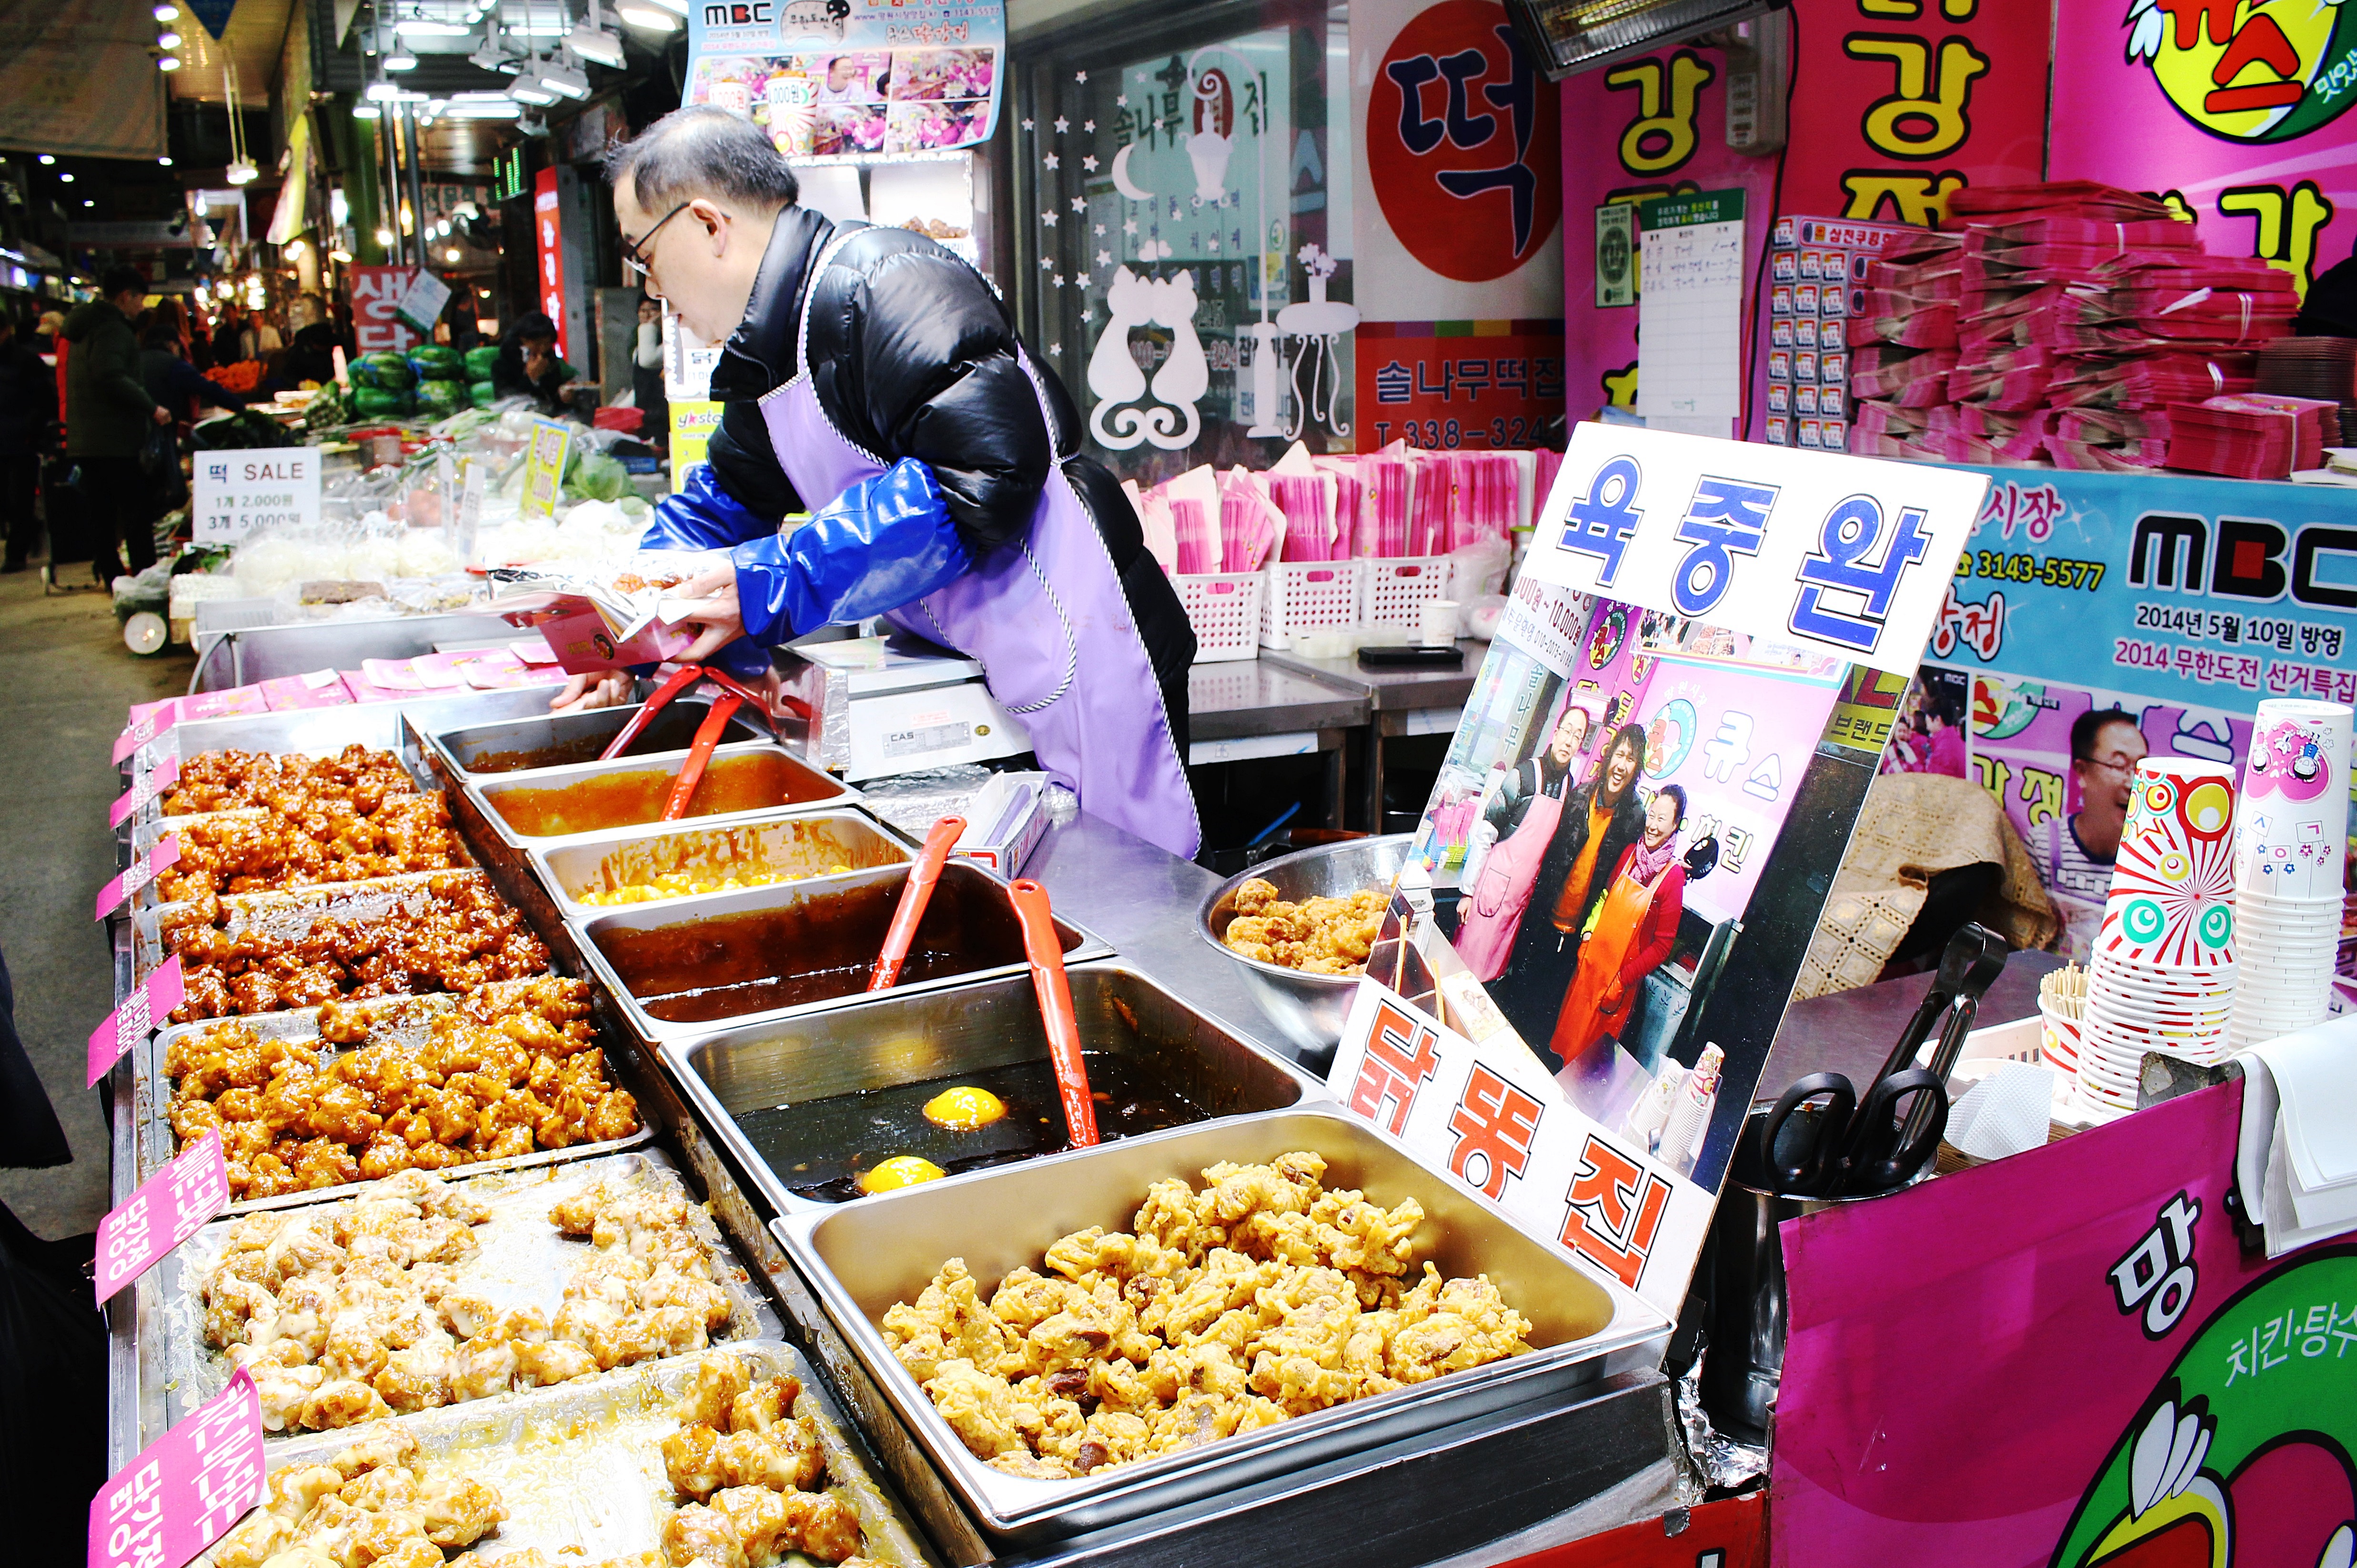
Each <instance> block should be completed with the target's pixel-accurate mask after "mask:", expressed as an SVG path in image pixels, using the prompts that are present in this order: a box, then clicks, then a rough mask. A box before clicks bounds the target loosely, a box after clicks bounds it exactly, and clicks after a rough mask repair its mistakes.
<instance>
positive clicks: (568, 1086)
mask: <svg viewBox="0 0 2357 1568" xmlns="http://www.w3.org/2000/svg"><path fill="white" fill-rule="evenodd" d="M588 1012H589V986H588V983H587V982H586V981H579V980H564V979H560V978H558V977H556V976H554V975H544V976H542V977H541V978H539V979H537V980H533V981H529V982H526V983H522V984H503V985H492V986H485V987H482V988H480V989H479V990H477V991H474V992H471V993H468V994H467V995H466V996H464V997H462V998H460V999H459V1002H458V1005H457V1007H456V1008H454V1009H452V1010H451V1011H449V1012H447V1013H444V1014H439V1015H436V1016H435V1017H434V1019H433V1021H432V1023H431V1026H430V1032H429V1034H428V1036H427V1037H426V1039H425V1042H424V1043H423V1044H421V1045H415V1046H413V1045H411V1044H408V1043H405V1042H404V1041H401V1040H397V1039H393V1038H390V1037H380V1036H375V1035H374V1034H373V1033H372V1032H371V1026H370V1023H369V1019H368V1017H367V1015H366V1014H365V1013H364V1012H363V1011H362V1010H361V1009H360V1008H358V1007H354V1006H350V1005H348V1004H334V1003H330V1004H328V1005H327V1006H325V1007H322V1008H321V1009H320V1010H319V1032H320V1036H321V1037H322V1039H323V1041H324V1042H325V1043H326V1044H328V1045H331V1046H333V1045H358V1046H359V1047H360V1048H359V1049H358V1050H350V1051H338V1052H335V1053H333V1055H332V1057H330V1058H328V1059H324V1060H323V1053H322V1051H321V1050H319V1049H318V1048H317V1047H313V1046H310V1045H307V1044H304V1043H302V1042H300V1041H294V1040H266V1039H264V1038H263V1037H262V1036H260V1035H258V1034H257V1033H255V1031H254V1029H253V1026H251V1025H247V1024H235V1023H233V1024H220V1025H216V1026H213V1027H211V1028H210V1029H203V1030H199V1031H198V1032H197V1033H195V1034H193V1035H186V1036H181V1037H180V1038H178V1039H177V1040H175V1041H173V1042H172V1045H171V1047H170V1048H169V1049H168V1050H167V1052H166V1053H165V1061H164V1070H165V1073H166V1074H167V1076H168V1077H169V1078H171V1079H173V1080H174V1081H173V1086H172V1100H171V1106H170V1109H169V1112H167V1114H168V1116H169V1118H170V1120H171V1123H172V1131H173V1133H175V1134H177V1135H178V1139H179V1141H180V1143H181V1144H183V1145H185V1144H190V1143H193V1142H194V1141H195V1140H197V1139H199V1138H201V1137H203V1136H204V1135H205V1134H206V1133H209V1132H211V1131H213V1130H215V1129H219V1130H220V1133H221V1145H222V1147H221V1153H222V1155H223V1156H224V1157H225V1158H226V1159H227V1161H228V1164H229V1189H230V1194H231V1197H234V1198H237V1199H240V1200H243V1199H248V1198H259V1197H277V1196H279V1195H280V1194H282V1193H288V1192H304V1191H308V1190H310V1189H312V1188H315V1187H336V1186H339V1185H341V1184H343V1183H345V1182H352V1181H374V1180H377V1179H379V1178H380V1177H383V1176H392V1175H393V1174H395V1173H396V1172H399V1171H404V1170H408V1169H411V1168H413V1167H414V1168H419V1169H425V1170H441V1169H445V1168H447V1167H449V1166H452V1165H472V1164H474V1163H475V1162H477V1161H479V1160H496V1159H505V1158H508V1157H510V1156H511V1155H528V1154H532V1153H533V1152H534V1151H535V1150H540V1149H564V1148H570V1147H572V1146H573V1145H574V1144H595V1143H604V1142H607V1141H608V1140H611V1139H615V1138H622V1137H628V1136H629V1135H630V1133H635V1132H637V1131H638V1130H639V1125H640V1123H639V1105H638V1101H636V1100H635V1099H633V1098H632V1097H631V1095H630V1091H629V1090H621V1089H617V1088H615V1087H614V1086H613V1084H612V1083H610V1082H609V1081H608V1079H607V1077H606V1055H605V1053H604V1052H603V1051H601V1050H599V1049H598V1048H597V1047H596V1046H595V1045H594V1044H592V1043H591V1042H592V1040H593V1038H594V1036H592V1035H591V1033H590V1029H589V1025H588V1023H587V1016H588Z"/></svg>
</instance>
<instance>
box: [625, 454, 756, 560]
mask: <svg viewBox="0 0 2357 1568" xmlns="http://www.w3.org/2000/svg"><path fill="white" fill-rule="evenodd" d="M776 528H777V524H776V523H775V522H774V521H771V522H764V521H761V520H760V518H759V517H757V516H756V515H754V513H753V512H752V511H750V510H748V509H747V507H746V506H745V503H744V502H742V501H740V500H738V499H737V498H736V497H735V496H732V495H730V494H729V493H728V492H727V491H726V490H724V489H721V488H720V483H719V481H718V480H717V479H716V478H713V474H712V465H711V464H709V463H699V464H697V465H696V466H695V467H694V468H692V469H690V470H689V471H688V476H687V488H686V489H682V490H679V491H676V492H674V493H673V494H671V495H667V496H665V497H663V499H661V500H659V501H657V502H656V503H655V520H654V521H652V522H651V523H649V524H648V525H647V531H646V532H645V533H644V534H643V535H642V536H640V540H639V548H640V549H641V550H726V549H727V548H728V547H729V546H730V545H732V544H741V543H743V542H745V541H747V540H748V539H758V538H759V537H760V536H761V535H763V534H765V533H770V532H775V531H776Z"/></svg>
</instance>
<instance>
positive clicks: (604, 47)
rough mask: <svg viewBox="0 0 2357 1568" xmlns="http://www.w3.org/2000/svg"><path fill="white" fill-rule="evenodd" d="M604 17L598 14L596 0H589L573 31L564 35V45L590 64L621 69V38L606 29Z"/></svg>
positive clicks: (609, 68)
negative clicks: (585, 11)
mask: <svg viewBox="0 0 2357 1568" xmlns="http://www.w3.org/2000/svg"><path fill="white" fill-rule="evenodd" d="M605 20H606V19H605V18H604V17H603V16H600V15H598V12H597V0H589V9H588V11H587V14H586V15H584V16H582V18H581V20H580V22H579V24H578V25H576V27H574V29H573V31H571V32H570V33H568V34H566V35H565V47H566V48H569V49H571V50H572V51H573V52H574V53H575V54H576V55H578V56H580V57H581V58H582V59H586V60H587V61H588V62H589V63H590V64H592V65H602V66H604V67H606V68H607V69H608V70H621V69H622V40H621V39H620V38H618V37H616V36H615V35H614V34H612V33H609V32H608V31H607V30H606V27H605Z"/></svg>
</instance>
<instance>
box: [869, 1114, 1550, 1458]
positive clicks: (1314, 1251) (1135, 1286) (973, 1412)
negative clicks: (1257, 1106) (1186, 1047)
mask: <svg viewBox="0 0 2357 1568" xmlns="http://www.w3.org/2000/svg"><path fill="white" fill-rule="evenodd" d="M1325 1172H1326V1162H1325V1161H1324V1160H1323V1159H1322V1158H1320V1157H1319V1156H1318V1155H1316V1154H1312V1153H1296V1154H1289V1155H1284V1156H1282V1157H1281V1158H1279V1159H1277V1160H1275V1161H1274V1162H1272V1163H1270V1164H1267V1165H1234V1164H1229V1163H1225V1162H1223V1163H1222V1164H1219V1165H1212V1166H1210V1167H1209V1168H1207V1169H1205V1170H1204V1171H1203V1173H1202V1177H1203V1186H1202V1187H1200V1189H1199V1188H1197V1187H1194V1186H1192V1185H1190V1184H1189V1183H1187V1182H1185V1181H1179V1180H1168V1181H1159V1182H1157V1183H1155V1184H1154V1185H1153V1186H1152V1187H1150V1188H1148V1189H1147V1192H1146V1201H1145V1203H1144V1204H1143V1205H1141V1206H1140V1208H1138V1210H1137V1213H1136V1215H1135V1218H1134V1219H1132V1221H1131V1230H1130V1231H1129V1232H1107V1231H1105V1230H1102V1229H1100V1228H1097V1227H1091V1228H1090V1229H1088V1230H1082V1231H1076V1232H1074V1233H1073V1234H1071V1235H1070V1236H1066V1237H1064V1238H1062V1239H1061V1240H1058V1241H1057V1242H1056V1243H1055V1244H1054V1245H1053V1246H1051V1247H1049V1249H1048V1251H1047V1253H1046V1255H1045V1257H1044V1258H1043V1259H1042V1260H1041V1261H1042V1262H1043V1264H1044V1265H1045V1267H1046V1268H1047V1270H1048V1273H1045V1274H1041V1273H1035V1272H1034V1271H1032V1270H1030V1269H1028V1268H1018V1269H1017V1270H1016V1271H1015V1272H1014V1273H1010V1274H1008V1275H1007V1276H1006V1278H1005V1279H1003V1280H1001V1281H1000V1282H999V1283H998V1285H997V1287H996V1289H995V1290H994V1291H992V1292H990V1293H988V1294H987V1295H985V1292H984V1291H983V1289H982V1287H981V1286H980V1284H979V1283H977V1282H976V1281H975V1280H974V1277H973V1276H972V1274H971V1273H968V1271H967V1269H966V1266H965V1262H964V1261H963V1259H959V1258H952V1259H951V1260H950V1261H949V1262H946V1263H944V1264H943V1265H942V1270H941V1273H939V1274H937V1275H936V1276H935V1277H934V1278H933V1280H932V1283H930V1284H928V1285H927V1286H926V1287H925V1289H924V1291H923V1293H922V1294H920V1295H919V1296H918V1298H917V1299H916V1301H915V1302H913V1303H909V1302H901V1303H897V1304H895V1305H893V1306H892V1307H891V1308H890V1309H889V1310H888V1311H887V1312H886V1313H885V1315H884V1324H883V1326H884V1336H885V1339H886V1341H887V1342H888V1344H890V1345H891V1347H892V1349H893V1354H894V1355H895V1356H896V1357H898V1358H899V1361H900V1362H901V1364H902V1365H903V1366H905V1367H906V1368H908V1369H909V1374H910V1375H911V1376H912V1377H914V1378H915V1379H916V1380H918V1381H919V1382H920V1384H922V1385H923V1387H924V1390H925V1392H926V1393H927V1395H928V1396H930V1397H931V1400H932V1401H933V1404H934V1406H935V1408H936V1409H938V1410H939V1411H940V1412H941V1413H942V1419H943V1420H944V1421H946V1422H948V1423H949V1424H950V1427H951V1429H952V1431H954V1432H955V1433H956V1434H958V1437H959V1440H960V1441H962V1442H963V1443H964V1444H965V1445H966V1447H967V1448H968V1449H969V1450H971V1451H972V1452H973V1453H974V1455H975V1456H977V1457H978V1458H981V1459H983V1460H985V1461H986V1462H988V1463H989V1464H990V1465H992V1466H995V1467H996V1468H998V1469H1001V1470H1004V1471H1006V1472H1007V1473H1009V1474H1011V1475H1016V1476H1024V1477H1033V1478H1037V1479H1066V1478H1070V1477H1076V1476H1085V1475H1089V1474H1092V1472H1094V1471H1097V1470H1101V1469H1104V1468H1107V1467H1109V1466H1118V1465H1127V1464H1134V1463H1135V1462H1137V1461H1139V1460H1142V1459H1148V1458H1152V1457H1154V1456H1156V1455H1162V1454H1168V1453H1173V1452H1177V1451H1179V1450H1181V1449H1186V1448H1192V1447H1198V1446H1200V1445H1201V1444H1206V1443H1212V1442H1216V1441H1218V1440H1220V1439H1221V1438H1223V1437H1230V1436H1233V1435H1234V1434H1237V1433H1239V1432H1246V1431H1250V1430H1252V1429H1253V1428H1254V1427H1259V1426H1265V1425H1268V1424H1270V1423H1275V1422H1279V1421H1283V1420H1286V1419H1287V1418H1288V1417H1292V1416H1297V1415H1307V1414H1309V1413H1311V1412H1316V1411H1319V1410H1324V1409H1326V1408H1327V1407H1328V1406H1329V1405H1335V1404H1340V1403H1344V1402H1348V1401H1351V1400H1355V1399H1364V1398H1367V1397H1369V1396H1371V1395H1374V1394H1380V1393H1384V1392H1388V1391H1391V1390H1393V1389H1396V1388H1400V1387H1403V1386H1405V1385H1406V1384H1409V1383H1418V1382H1424V1381H1426V1380H1430V1379H1433V1378H1437V1377H1441V1376H1444V1375H1445V1374H1447V1373H1449V1372H1455V1371H1462V1370H1464V1369H1468V1368H1471V1367H1478V1366H1481V1365H1484V1364H1485V1363H1487V1362H1491V1361H1495V1360H1499V1359H1503V1358H1505V1357H1508V1356H1515V1355H1521V1354H1523V1352H1525V1351H1527V1350H1529V1349H1530V1348H1531V1346H1530V1343H1529V1340H1528V1335H1529V1334H1530V1331H1531V1325H1530V1324H1529V1322H1528V1321H1526V1320H1525V1319H1524V1318H1523V1316H1521V1315H1520V1314H1519V1313H1517V1312H1515V1311H1514V1310H1513V1308H1512V1307H1511V1306H1509V1305H1507V1304H1506V1303H1505V1301H1504V1300H1503V1299H1502V1298H1501V1297H1500V1295H1499V1294H1498V1291H1497V1287H1496V1286H1494V1285H1492V1284H1491V1283H1490V1281H1489V1279H1488V1277H1487V1276H1480V1277H1477V1278H1474V1279H1453V1280H1452V1279H1444V1278H1442V1276H1441V1273H1440V1271H1439V1270H1438V1269H1437V1268H1436V1267H1434V1266H1433V1264H1432V1263H1430V1262H1425V1263H1423V1265H1422V1267H1421V1272H1420V1274H1419V1275H1418V1277H1416V1279H1415V1283H1413V1284H1411V1283H1408V1281H1409V1279H1410V1276H1411V1275H1412V1274H1417V1264H1416V1260H1415V1247H1414V1240H1415V1232H1416V1230H1417V1228H1418V1227H1419V1226H1421V1225H1422V1224H1423V1223H1424V1210H1423V1209H1422V1208H1421V1207H1420V1206H1418V1205H1417V1204H1416V1202H1415V1199H1413V1198H1409V1199H1406V1200H1404V1201H1403V1202H1401V1203H1399V1204H1398V1205H1396V1206H1395V1207H1393V1208H1384V1207H1383V1205H1381V1204H1379V1203H1376V1202H1374V1201H1372V1200H1371V1199H1370V1198H1368V1197H1366V1195H1365V1194H1363V1193H1361V1192H1356V1191H1351V1190H1348V1189H1340V1190H1333V1191H1329V1190H1328V1189H1327V1188H1326V1187H1324V1186H1323V1185H1322V1181H1321V1178H1322V1177H1323V1176H1324V1175H1325Z"/></svg>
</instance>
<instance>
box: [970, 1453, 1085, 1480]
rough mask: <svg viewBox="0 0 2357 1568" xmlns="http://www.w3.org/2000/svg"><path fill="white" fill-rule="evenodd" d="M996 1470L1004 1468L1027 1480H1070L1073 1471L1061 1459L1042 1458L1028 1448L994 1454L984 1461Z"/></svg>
mask: <svg viewBox="0 0 2357 1568" xmlns="http://www.w3.org/2000/svg"><path fill="white" fill-rule="evenodd" d="M983 1463H984V1464H985V1465H988V1466H990V1467H991V1468H992V1469H994V1470H1004V1471H1006V1473H1007V1474H1008V1475H1010V1476H1020V1477H1023V1478H1024V1479H1025V1480H1027V1481H1069V1480H1071V1478H1072V1472H1071V1470H1070V1469H1068V1468H1066V1467H1065V1465H1064V1462H1063V1461H1062V1460H1060V1459H1042V1458H1040V1457H1039V1455H1036V1454H1033V1453H1031V1452H1029V1451H1028V1450H1027V1449H1021V1448H1015V1449H1009V1450H1008V1451H1007V1452H1006V1453H1004V1454H994V1455H991V1456H990V1457H989V1458H987V1459H985V1460H984V1461H983Z"/></svg>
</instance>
